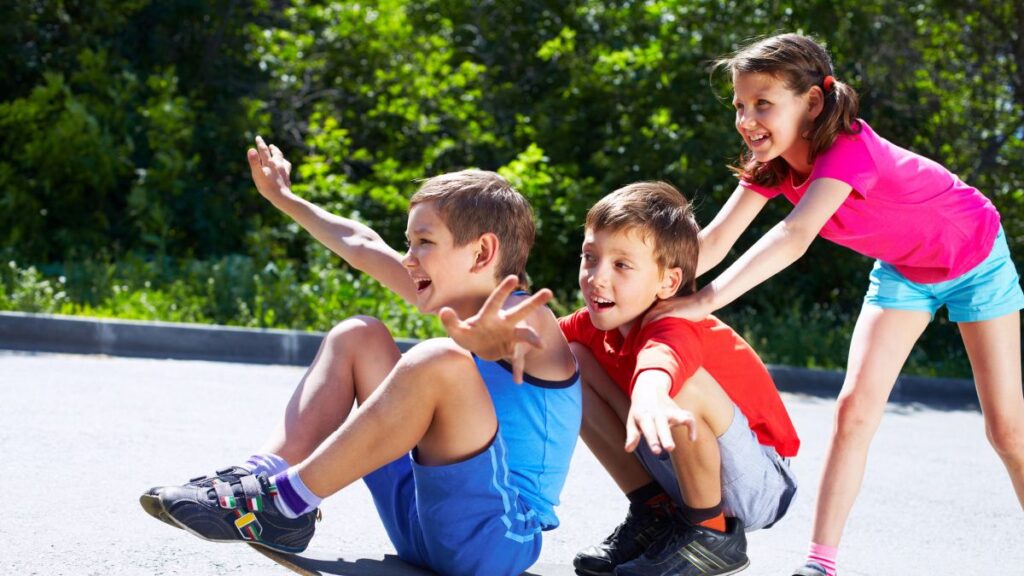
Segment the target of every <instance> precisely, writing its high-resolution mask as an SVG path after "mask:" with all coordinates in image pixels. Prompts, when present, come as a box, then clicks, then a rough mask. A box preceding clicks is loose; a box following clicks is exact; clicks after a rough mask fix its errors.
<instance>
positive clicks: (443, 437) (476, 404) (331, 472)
mask: <svg viewBox="0 0 1024 576" xmlns="http://www.w3.org/2000/svg"><path fill="white" fill-rule="evenodd" d="M497 429H498V420H497V416H496V415H495V413H494V406H493V404H492V403H491V397H490V394H488V392H487V387H486V386H485V384H484V382H483V380H482V379H481V377H480V373H479V371H478V370H477V369H476V365H475V363H474V362H473V358H472V357H471V356H470V355H469V353H468V352H466V351H465V350H463V349H461V348H459V347H458V346H456V345H455V344H454V343H453V342H452V341H451V340H447V339H436V340H429V341H427V342H423V343H421V344H419V345H418V346H416V347H414V348H413V349H412V350H410V351H409V352H407V353H406V354H405V355H404V356H403V357H402V358H401V359H400V360H399V361H398V364H396V365H395V367H394V369H393V370H392V371H391V373H390V374H388V375H387V377H386V378H385V379H384V381H383V383H381V385H380V386H379V387H378V388H377V390H376V391H375V392H373V393H372V394H371V395H370V397H369V398H368V399H367V400H366V402H365V403H363V405H362V406H361V407H360V409H359V410H358V411H357V412H356V413H355V414H354V415H353V416H352V417H350V418H349V419H348V420H346V421H345V422H344V423H343V424H342V425H341V427H340V428H339V429H338V430H337V431H335V432H334V433H333V434H331V435H330V436H329V437H328V438H327V439H326V440H325V441H324V442H323V443H322V444H321V445H320V446H319V447H318V448H317V449H316V450H315V451H314V452H313V454H312V455H311V456H309V457H308V458H306V459H305V460H304V461H303V462H302V463H301V464H299V465H298V466H296V467H295V468H296V470H297V472H298V473H299V476H300V477H301V478H302V481H303V483H305V485H306V486H307V487H308V488H309V489H310V490H311V491H312V492H313V493H314V494H316V495H317V496H319V497H321V498H326V497H327V496H330V495H331V494H334V493H335V492H337V491H338V490H341V489H342V488H344V487H345V486H348V485H349V484H351V483H352V482H355V481H356V480H358V479H360V478H362V477H363V476H365V475H366V474H369V473H370V472H372V471H374V470H376V469H377V468H380V467H381V466H383V465H384V464H387V463H388V462H391V461H392V460H394V459H396V458H398V457H399V456H401V455H403V454H405V453H407V452H409V451H410V450H412V449H413V448H417V457H418V461H419V462H420V463H421V464H425V465H428V466H437V465H444V464H451V463H454V462H459V461H462V460H465V459H467V458H470V457H472V456H475V455H477V454H479V453H480V452H482V451H483V450H484V449H485V448H486V447H487V446H488V445H489V444H490V442H491V441H492V440H493V439H494V435H495V433H496V432H497Z"/></svg>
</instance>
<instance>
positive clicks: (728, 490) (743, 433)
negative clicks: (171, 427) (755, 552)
mask: <svg viewBox="0 0 1024 576" xmlns="http://www.w3.org/2000/svg"><path fill="white" fill-rule="evenodd" d="M718 447H719V450H720V451H721V454H722V508H723V509H724V511H725V515H726V516H732V517H735V518H739V519H740V520H742V521H743V525H744V526H745V527H746V529H747V531H750V530H757V529H759V528H769V527H771V526H772V524H775V523H776V522H778V521H779V520H780V519H781V518H782V517H783V516H785V514H786V511H787V510H788V509H789V504H790V503H791V502H792V501H793V496H794V495H796V476H794V475H793V472H792V471H791V470H790V469H789V461H788V459H786V458H782V457H781V456H779V454H778V453H777V452H776V451H775V448H773V447H771V446H762V445H761V444H760V443H758V441H757V436H756V435H755V434H754V431H753V430H751V429H750V423H749V422H748V421H747V417H746V416H744V415H743V413H742V412H740V410H739V408H735V407H734V413H733V419H732V424H731V425H730V426H729V429H728V430H726V431H725V434H722V435H721V436H719V437H718ZM635 454H636V455H637V458H639V459H640V463H641V464H643V466H644V468H646V469H647V472H648V473H649V474H650V475H651V477H652V478H654V480H655V481H656V482H657V483H658V484H660V485H661V487H662V488H664V489H665V491H666V492H668V494H669V496H671V497H672V499H673V500H674V501H675V502H676V505H682V503H683V497H682V493H681V492H680V489H679V481H678V480H677V479H676V473H675V469H674V468H673V467H672V461H671V460H670V459H669V458H659V457H657V456H655V455H654V454H652V453H651V451H650V449H649V448H648V447H647V442H645V441H643V440H641V441H640V445H639V446H638V447H637V450H636V452H635Z"/></svg>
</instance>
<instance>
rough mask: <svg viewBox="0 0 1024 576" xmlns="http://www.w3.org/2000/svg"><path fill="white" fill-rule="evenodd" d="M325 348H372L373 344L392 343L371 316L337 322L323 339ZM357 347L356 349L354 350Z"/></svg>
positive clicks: (387, 334)
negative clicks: (379, 342)
mask: <svg viewBox="0 0 1024 576" xmlns="http://www.w3.org/2000/svg"><path fill="white" fill-rule="evenodd" d="M324 341H325V346H326V347H328V348H330V349H332V350H339V349H361V350H365V349H367V348H368V347H369V348H372V346H373V344H374V343H375V342H378V341H381V342H394V338H393V337H392V336H391V332H390V331H389V330H388V327H387V326H385V325H384V323H383V322H381V321H380V320H378V319H376V318H374V317H373V316H352V317H350V318H346V319H344V320H342V321H341V322H338V323H337V324H335V325H334V327H332V328H331V330H330V331H329V332H327V336H326V337H324ZM355 346H358V348H355Z"/></svg>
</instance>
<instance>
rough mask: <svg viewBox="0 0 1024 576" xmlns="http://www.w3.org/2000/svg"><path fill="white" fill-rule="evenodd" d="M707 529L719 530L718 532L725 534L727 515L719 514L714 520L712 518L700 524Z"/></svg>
mask: <svg viewBox="0 0 1024 576" xmlns="http://www.w3.org/2000/svg"><path fill="white" fill-rule="evenodd" d="M700 525H701V526H703V527H705V528H710V529H712V530H717V531H718V532H725V514H719V515H718V516H715V517H714V518H710V519H708V520H705V521H703V522H701V523H700Z"/></svg>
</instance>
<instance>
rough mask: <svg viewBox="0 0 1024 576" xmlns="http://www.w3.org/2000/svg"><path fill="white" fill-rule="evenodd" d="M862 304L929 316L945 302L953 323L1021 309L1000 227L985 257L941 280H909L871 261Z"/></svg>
mask: <svg viewBox="0 0 1024 576" xmlns="http://www.w3.org/2000/svg"><path fill="white" fill-rule="evenodd" d="M864 303H865V304H872V305H875V306H878V307H879V308H889V309H895V310H917V311H920V312H928V313H929V314H931V315H932V316H933V317H934V316H935V311H936V310H938V309H939V308H940V307H942V306H943V305H945V306H946V307H947V308H948V309H949V319H950V320H951V321H953V322H980V321H982V320H991V319H993V318H998V317H1000V316H1003V315H1005V314H1009V313H1011V312H1016V311H1017V310H1020V309H1021V308H1024V291H1021V288H1020V279H1019V278H1018V276H1017V269H1016V268H1015V267H1014V265H1013V261H1012V260H1010V247H1009V246H1007V244H1006V235H1005V234H1004V233H1003V228H1002V226H1000V227H999V235H998V236H996V241H995V243H994V244H993V245H992V252H991V253H990V254H989V255H988V257H987V258H985V260H983V261H982V262H981V264H978V265H977V266H975V267H974V268H972V269H971V270H970V271H968V272H965V273H964V274H961V275H960V276H959V277H957V278H954V279H952V280H947V281H945V282H937V283H935V284H919V283H917V282H911V281H910V280H907V279H906V277H904V276H903V275H902V274H900V273H899V272H897V271H896V269H895V268H893V267H892V265H890V264H886V263H885V262H882V261H881V260H877V261H875V267H874V268H873V269H872V270H871V285H870V286H868V293H867V295H866V296H864Z"/></svg>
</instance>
